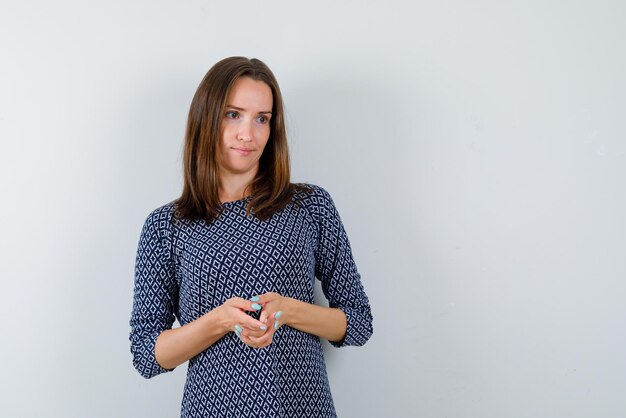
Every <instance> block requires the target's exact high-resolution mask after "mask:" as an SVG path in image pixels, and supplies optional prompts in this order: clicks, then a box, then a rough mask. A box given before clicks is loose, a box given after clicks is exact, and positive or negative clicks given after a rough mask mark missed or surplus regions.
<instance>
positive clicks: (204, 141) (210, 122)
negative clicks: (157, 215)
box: [176, 57, 308, 223]
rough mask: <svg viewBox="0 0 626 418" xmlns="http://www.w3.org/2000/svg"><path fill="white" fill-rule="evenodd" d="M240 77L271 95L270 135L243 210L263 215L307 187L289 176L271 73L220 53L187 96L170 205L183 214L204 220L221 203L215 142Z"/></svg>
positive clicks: (279, 101)
mask: <svg viewBox="0 0 626 418" xmlns="http://www.w3.org/2000/svg"><path fill="white" fill-rule="evenodd" d="M241 77H250V78H252V79H253V80H257V81H262V82H264V83H265V84H267V85H268V86H269V87H270V89H271V90H272V97H273V106H272V117H271V119H270V136H269V139H268V141H267V145H266V146H265V149H264V150H263V154H262V155H261V158H260V160H259V170H258V172H257V175H256V177H255V178H254V180H253V181H252V184H251V192H252V196H251V197H252V199H251V200H250V202H249V203H248V209H247V210H248V213H250V212H251V211H252V212H254V215H255V216H257V217H258V218H259V219H262V220H267V219H268V218H269V217H270V216H272V214H273V213H274V212H276V211H277V210H280V209H283V208H284V207H285V206H286V205H287V204H288V203H289V201H290V200H291V199H292V198H293V195H294V194H295V193H296V192H297V191H298V190H308V188H307V187H306V186H304V185H296V184H292V183H291V182H290V167H289V151H288V148H287V134H286V132H285V118H284V111H283V100H282V96H281V94H280V89H279V87H278V82H277V81H276V78H275V77H274V74H273V73H272V71H271V70H270V69H269V68H268V67H267V65H265V64H264V63H263V62H262V61H260V60H258V59H256V58H252V59H248V58H244V57H230V58H225V59H223V60H221V61H219V62H218V63H217V64H215V65H214V66H213V67H211V69H210V70H209V71H208V72H207V73H206V75H205V76H204V78H203V79H202V81H201V82H200V85H199V86H198V89H197V90H196V94H195V95H194V97H193V100H192V101H191V107H190V109H189V116H188V119H187V130H186V133H185V150H184V155H183V166H184V179H185V180H184V185H183V193H182V195H181V197H180V198H179V199H178V200H177V205H176V206H177V211H178V213H179V214H180V215H181V216H182V217H184V218H188V219H205V220H206V221H207V222H208V223H210V222H212V221H213V220H214V219H215V218H217V217H218V216H219V214H220V212H221V210H222V208H223V206H222V203H221V202H220V199H219V194H218V187H219V172H218V165H217V147H218V143H219V141H220V139H221V126H222V118H223V115H224V108H225V105H226V100H227V98H228V95H229V93H230V90H231V88H232V86H233V85H234V83H235V81H236V80H237V79H239V78H241Z"/></svg>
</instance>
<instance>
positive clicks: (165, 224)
mask: <svg viewBox="0 0 626 418" xmlns="http://www.w3.org/2000/svg"><path fill="white" fill-rule="evenodd" d="M175 214H176V201H175V200H174V201H171V202H169V203H166V204H164V205H162V206H159V207H158V208H156V209H154V210H153V211H152V212H150V213H149V214H148V216H147V217H146V221H145V227H150V228H153V229H156V230H161V231H163V230H169V229H170V226H171V224H172V221H173V218H174V216H175Z"/></svg>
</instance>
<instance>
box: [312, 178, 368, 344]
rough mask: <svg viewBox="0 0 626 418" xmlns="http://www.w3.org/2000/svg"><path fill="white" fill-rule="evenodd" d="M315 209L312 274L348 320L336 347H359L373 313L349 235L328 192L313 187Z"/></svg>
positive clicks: (363, 341) (335, 306)
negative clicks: (315, 241)
mask: <svg viewBox="0 0 626 418" xmlns="http://www.w3.org/2000/svg"><path fill="white" fill-rule="evenodd" d="M316 189H317V190H316V193H315V194H316V195H317V196H316V197H317V199H316V201H317V204H316V205H315V209H316V212H317V217H318V222H319V233H318V234H319V235H318V242H317V250H316V265H315V275H316V276H317V277H318V278H319V279H320V281H321V282H322V290H323V291H324V295H325V296H326V298H327V299H328V302H329V305H330V307H332V308H339V309H341V310H342V311H343V312H344V313H345V314H346V318H347V320H348V324H347V329H346V336H345V338H344V340H343V341H340V342H331V344H333V345H334V346H336V347H343V346H350V345H352V346H360V345H363V344H365V343H366V342H367V340H369V338H370V337H371V335H372V332H373V329H372V313H371V309H370V304H369V300H368V298H367V295H366V294H365V290H364V289H363V284H362V283H361V276H360V274H359V273H358V271H357V267H356V264H355V262H354V259H353V257H352V250H351V248H350V243H349V241H348V236H347V234H346V231H345V229H344V227H343V223H342V222H341V219H340V217H339V213H338V212H337V209H336V208H335V205H334V203H333V200H332V198H331V197H330V195H329V194H328V192H327V191H326V190H324V189H322V188H321V187H319V186H318V187H316Z"/></svg>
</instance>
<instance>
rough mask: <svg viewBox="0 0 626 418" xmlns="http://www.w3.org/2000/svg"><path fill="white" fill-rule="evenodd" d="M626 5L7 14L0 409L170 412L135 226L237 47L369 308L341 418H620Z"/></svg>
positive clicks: (137, 7) (100, 8)
mask: <svg viewBox="0 0 626 418" xmlns="http://www.w3.org/2000/svg"><path fill="white" fill-rule="evenodd" d="M624 39H626V3H624V2H622V1H590V0H589V1H576V0H574V1H556V0H543V1H535V0H531V1H475V2H467V1H463V0H450V1H433V2H419V1H418V2H414V1H397V0H396V1H377V2H363V1H343V2H337V1H316V2H307V3H304V2H293V1H271V0H270V1H266V2H257V1H239V2H212V1H198V0H190V1H183V2H172V1H106V2H104V1H101V2H84V1H83V2H79V1H74V2H70V1H63V0H61V1H56V2H49V1H42V0H36V1H16V0H14V1H4V0H3V1H2V2H1V3H0V64H1V65H0V141H1V145H0V175H1V176H0V185H1V191H2V204H1V205H0V211H1V212H0V231H1V232H0V254H1V259H0V260H1V261H0V278H1V280H2V303H1V304H0V314H1V318H0V319H1V325H0V326H1V327H2V328H1V335H2V337H1V338H2V343H1V344H0V360H1V361H2V376H3V377H2V379H0V382H1V383H0V385H1V386H0V398H1V399H0V416H3V417H43V416H45V417H131V416H132V417H174V416H177V415H178V414H179V408H180V399H181V396H182V391H183V382H184V377H185V367H184V366H181V367H179V368H178V369H177V370H176V371H175V372H173V373H171V374H167V375H161V376H158V377H156V378H154V379H151V380H144V379H142V378H141V377H140V376H139V374H138V373H137V372H136V371H135V370H134V369H133V367H132V364H131V356H130V352H129V342H128V332H129V325H128V320H129V315H130V308H131V303H132V286H133V269H134V258H135V251H136V248H137V242H138V238H139V232H140V229H141V226H142V224H143V221H144V219H145V218H146V216H147V214H148V213H149V212H150V211H151V210H152V209H154V208H156V207H157V206H160V205H162V204H164V203H166V202H169V201H171V200H173V199H175V198H176V197H177V196H178V195H179V193H180V191H181V184H182V180H181V150H182V140H183V135H184V126H185V120H186V114H187V111H188V108H189V104H190V102H191V99H192V96H193V93H194V91H195V89H196V87H197V85H198V83H199V82H200V80H201V78H202V77H203V76H204V74H205V72H206V71H207V70H208V68H209V67H210V66H211V65H213V64H214V63H215V62H216V61H218V60H219V59H221V58H223V57H226V56H231V55H244V56H249V57H258V58H261V59H262V60H264V61H265V62H266V63H267V64H268V65H269V66H270V67H271V68H272V69H273V70H274V72H275V74H276V76H277V78H278V80H279V82H280V84H281V88H282V91H283V95H284V99H285V103H286V107H287V116H288V131H289V135H290V146H291V151H292V167H293V180H294V181H307V182H311V183H315V184H319V185H321V186H323V187H325V188H326V189H327V190H328V191H329V192H330V193H331V195H332V196H333V198H334V200H335V202H336V204H337V207H338V209H339V212H340V214H341V217H342V219H343V221H344V225H345V227H346V229H347V232H348V235H349V237H350V240H351V243H352V247H353V252H354V255H355V259H356V261H357V264H358V266H359V271H360V273H361V275H362V277H363V283H364V286H365V289H366V291H367V292H368V294H369V296H370V299H371V303H372V309H373V314H374V336H373V338H372V339H371V341H370V342H369V343H368V344H367V345H366V346H364V347H362V348H345V349H333V348H330V347H328V346H326V347H325V348H326V355H327V356H326V358H327V363H328V371H329V375H330V380H331V387H332V390H333V396H334V399H335V403H336V407H337V410H338V412H339V415H340V416H341V417H379V416H389V417H433V418H438V417H463V418H466V417H476V418H501V417H513V418H517V417H534V418H537V417H568V418H573V417H623V416H626V392H625V388H626V356H625V355H624V352H625V346H626V336H625V332H624V331H625V324H626V307H625V304H624V303H623V300H624V296H625V295H626V280H625V279H626V219H625V215H624V214H625V213H626V196H625V194H626V154H625V153H626V126H625V122H624V120H625V118H624V115H625V114H626V77H624V74H626V47H625V42H624Z"/></svg>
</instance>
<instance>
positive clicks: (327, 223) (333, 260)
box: [130, 185, 372, 418]
mask: <svg viewBox="0 0 626 418" xmlns="http://www.w3.org/2000/svg"><path fill="white" fill-rule="evenodd" d="M309 187H311V188H312V189H313V193H305V192H299V193H297V194H296V195H295V196H294V199H293V200H292V202H291V203H289V204H288V205H287V206H286V207H285V208H284V209H283V210H280V211H277V212H276V213H274V215H273V216H272V217H271V218H270V219H268V220H266V221H261V220H259V219H258V218H256V217H254V216H253V215H252V216H246V205H247V203H248V202H249V200H250V198H246V199H241V200H238V201H234V202H228V203H225V204H224V211H223V213H222V214H221V215H220V216H219V217H218V218H217V219H215V220H214V221H213V222H211V223H210V224H207V223H206V222H205V221H204V220H188V219H179V218H177V217H175V216H174V215H175V211H174V209H175V202H171V203H169V204H166V205H164V206H161V207H160V208H158V209H156V210H154V211H153V212H152V213H151V214H150V215H149V216H148V217H147V219H146V221H145V223H144V226H143V229H142V231H141V236H140V239H139V245H138V249H137V257H136V263H135V284H134V297H133V307H132V313H131V320H130V326H131V332H130V343H131V353H132V356H133V364H134V366H135V368H136V369H137V371H138V372H139V373H140V374H141V375H142V376H144V377H146V378H150V377H153V376H156V375H158V374H161V373H164V372H167V371H168V370H165V369H163V368H161V367H160V366H159V364H158V363H157V362H156V359H155V357H154V346H155V342H156V339H157V337H158V336H159V334H160V333H161V332H163V331H164V330H167V329H170V328H171V327H172V325H173V323H174V320H175V319H177V320H178V322H179V323H180V324H181V325H184V324H187V323H189V322H191V321H193V320H195V319H197V318H198V317H200V316H202V315H203V314H205V313H206V312H208V311H210V310H211V309H213V308H215V307H217V306H219V305H221V304H222V303H223V302H224V301H226V300H227V299H229V298H231V297H233V296H239V297H242V298H246V299H248V298H250V297H252V296H254V295H257V294H261V293H265V292H270V291H271V292H277V293H280V294H282V295H284V296H289V297H292V298H296V299H299V300H302V301H305V302H308V303H315V300H314V280H315V278H317V279H319V280H320V281H321V284H322V289H323V292H324V295H325V296H326V298H327V299H328V302H329V306H331V307H335V308H339V309H342V310H343V311H344V312H345V314H346V317H347V320H348V322H347V330H346V336H345V339H344V340H343V341H340V342H331V344H332V345H334V346H336V347H342V346H350V345H352V346H358V345H362V344H364V343H365V342H366V341H367V340H368V339H369V338H370V336H371V334H372V315H371V310H370V305H369V301H368V298H367V295H366V294H365V291H364V289H363V285H362V283H361V277H360V275H359V273H358V271H357V268H356V265H355V263H354V259H353V256H352V251H351V248H350V243H349V241H348V237H347V235H346V232H345V230H344V227H343V224H342V222H341V219H340V217H339V214H338V212H337V210H336V208H335V205H334V203H333V201H332V198H331V197H330V195H329V194H328V192H327V191H326V190H324V189H323V188H321V187H319V186H315V185H309ZM187 367H188V369H187V378H186V383H185V388H184V393H183V400H182V405H181V417H237V418H239V417H258V418H262V417H335V416H336V413H335V408H334V405H333V399H332V395H331V392H330V387H329V383H328V376H327V373H326V366H325V363H324V355H323V351H322V346H321V343H320V340H319V338H318V337H316V336H314V335H311V334H307V333H304V332H301V331H298V330H296V329H293V328H290V327H288V326H282V327H280V328H279V329H278V330H277V332H276V334H275V335H274V339H273V342H272V344H271V345H270V346H268V347H265V348H262V349H254V348H251V347H248V346H247V345H245V344H244V343H243V342H242V341H240V340H239V338H237V336H236V335H235V334H234V333H229V334H227V335H226V336H224V337H223V338H222V339H220V340H219V341H217V342H216V343H215V344H213V345H212V346H211V347H209V348H207V349H206V350H205V351H203V352H201V353H200V354H198V355H197V356H195V357H193V358H192V359H190V360H189V362H188V366H187Z"/></svg>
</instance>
